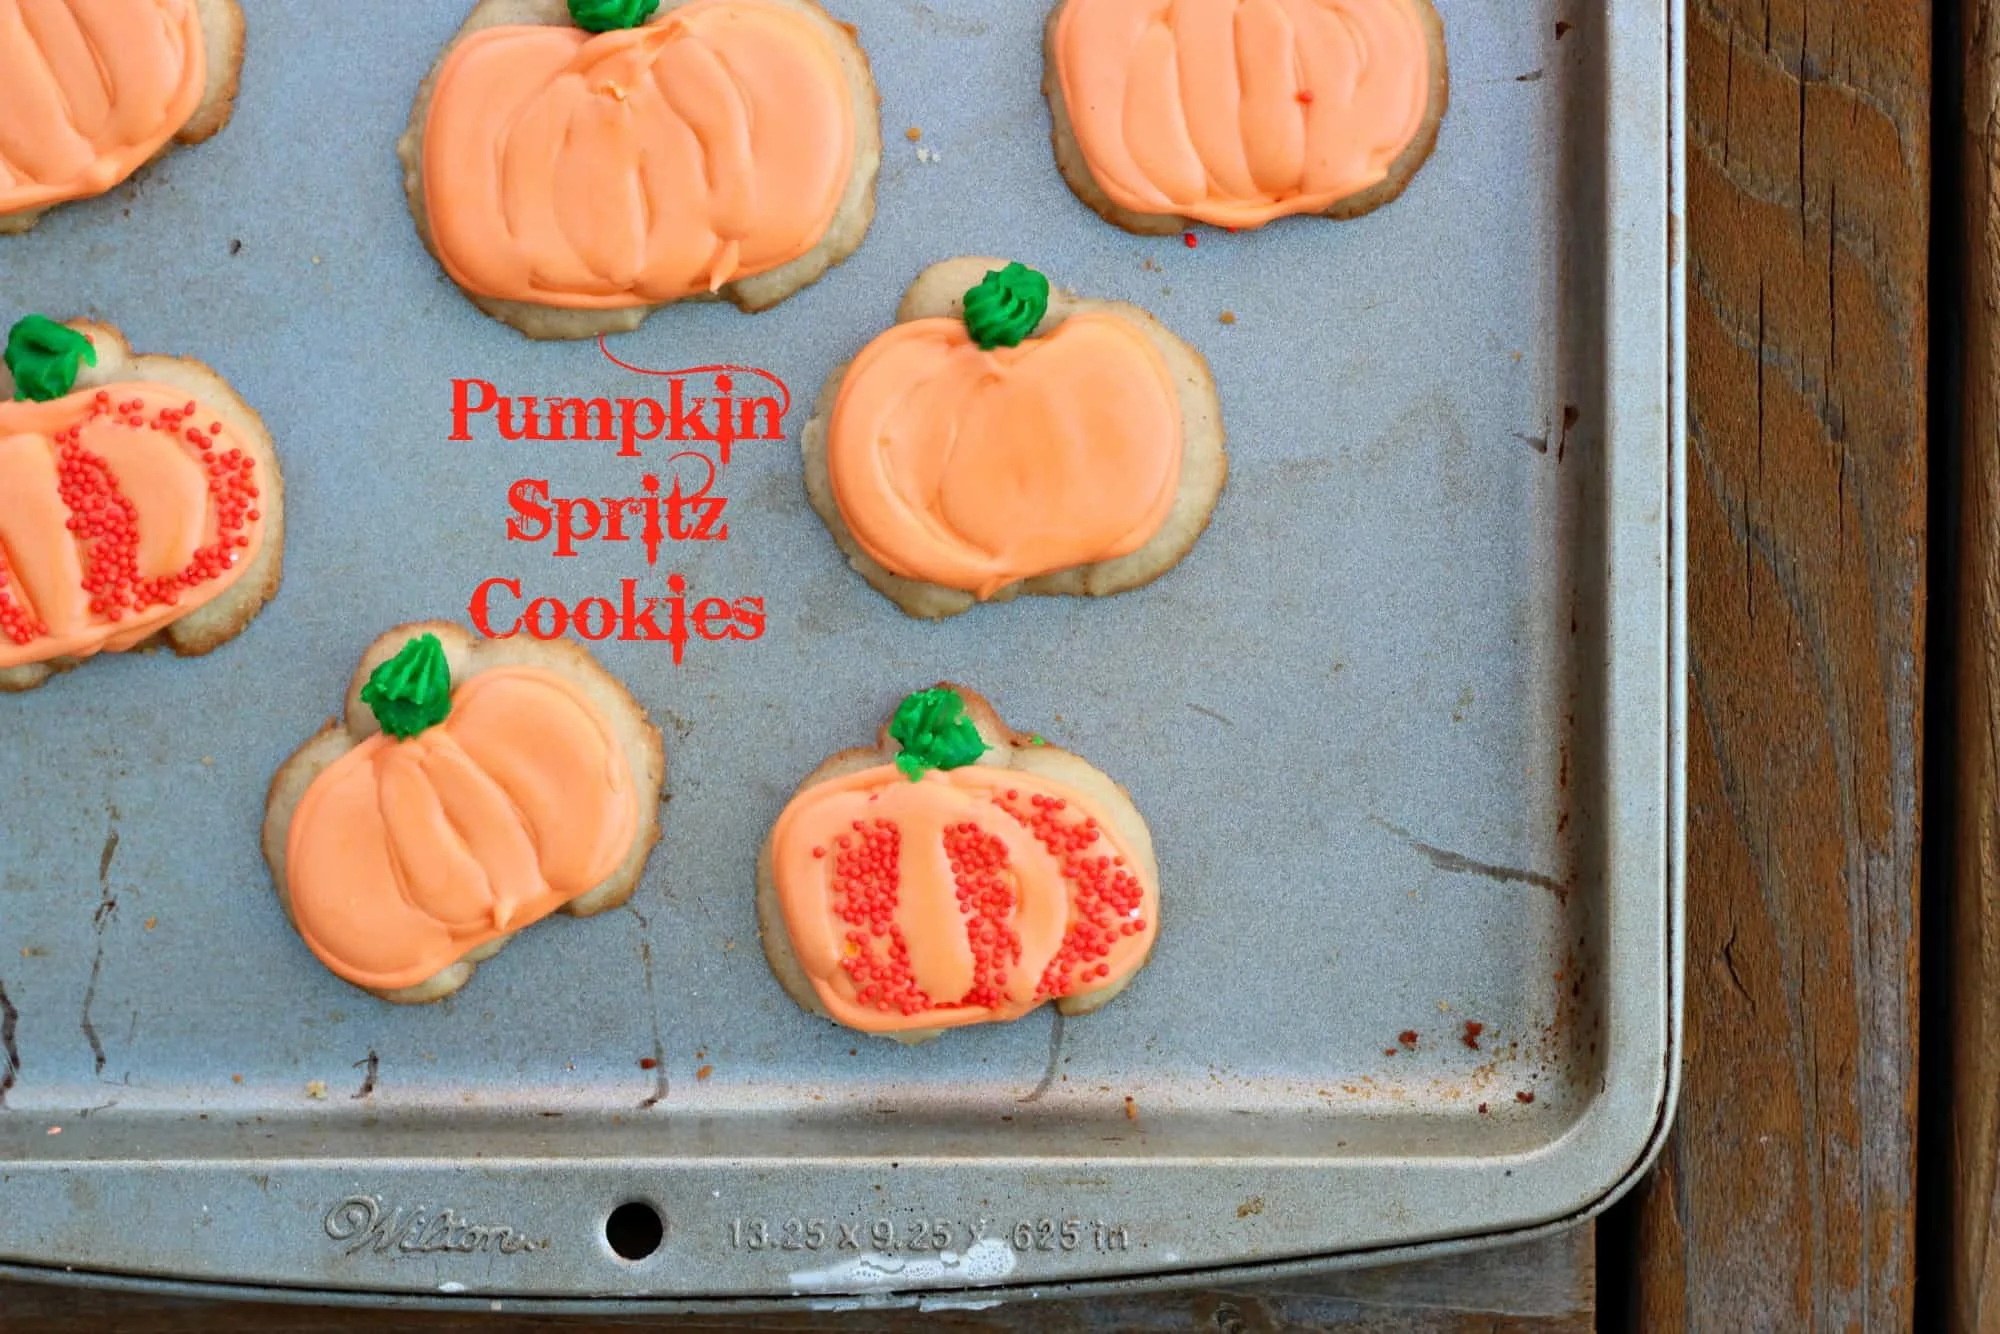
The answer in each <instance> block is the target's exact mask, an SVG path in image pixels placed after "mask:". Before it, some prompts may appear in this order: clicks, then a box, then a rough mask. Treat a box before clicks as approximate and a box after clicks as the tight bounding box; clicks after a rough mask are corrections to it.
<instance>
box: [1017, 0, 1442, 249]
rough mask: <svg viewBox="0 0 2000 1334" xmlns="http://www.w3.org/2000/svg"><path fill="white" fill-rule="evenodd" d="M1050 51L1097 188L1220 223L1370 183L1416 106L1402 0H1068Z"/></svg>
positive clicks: (1427, 79) (1407, 6)
mask: <svg viewBox="0 0 2000 1334" xmlns="http://www.w3.org/2000/svg"><path fill="white" fill-rule="evenodd" d="M1051 55H1052V58H1053V60H1054V62H1055V73H1056V77H1057V79H1058V80H1059V82H1060V85H1061V88H1062V96H1063V102H1064V104H1065V106H1066V107H1067V109H1068V112H1069V118H1070V123H1071V126H1072V128H1073V130H1074V132H1075V135H1076V141H1077V144H1078V146H1079V147H1080V148H1081V149H1082V151H1083V155H1084V158H1085V160H1086V161H1088V163H1089V164H1090V174H1091V175H1092V176H1093V177H1094V178H1095V179H1096V181H1097V183H1098V185H1099V186H1100V187H1101V188H1102V189H1103V191H1104V193H1105V194H1107V195H1109V196H1110V197H1111V199H1112V201H1113V202H1114V203H1116V204H1118V205H1120V206H1122V207H1124V208H1127V209H1130V210H1132V211H1134V212H1138V213H1151V214H1173V215H1179V216H1182V217H1188V218H1195V219H1198V220H1200V221H1202V222H1208V223H1213V224H1215V225H1217V226H1223V227H1258V226H1262V225H1263V224H1264V223H1267V222H1270V221H1271V220H1272V219H1274V218H1281V217H1285V216H1287V215H1289V214H1294V213H1319V212H1323V211H1325V210H1326V209H1327V208H1329V207H1330V206H1332V205H1333V204H1334V203H1336V202H1338V201H1339V200H1342V199H1345V198H1347V197H1349V196H1351V195H1354V194H1358V193H1360V192H1361V191H1363V190H1366V189H1368V188H1369V187H1370V186H1373V185H1376V184H1378V183H1379V182H1381V181H1382V180H1383V179H1384V178H1385V177H1387V175H1388V173H1389V167H1390V165H1391V164H1392V163H1394V162H1395V160H1396V159H1397V158H1398V157H1399V156H1400V155H1401V154H1402V152H1403V150H1404V149H1406V148H1408V147H1409V146H1410V144H1411V143H1412V142H1413V141H1414V140H1415V139H1416V137H1417V134H1418V132H1419V130H1420V129H1421V128H1422V126H1423V123H1424V114H1425V111H1426V110H1427V108H1428V107H1429V104H1430V88H1431V75H1432V70H1431V53H1430V39H1429V35H1428V34H1427V32H1426V30H1425V25H1424V22H1423V20H1422V18H1421V17H1420V15H1419V12H1418V7H1417V5H1416V4H1414V3H1412V0H1067V3H1066V4H1064V6H1063V9H1062V13H1061V16H1060V18H1058V20H1057V22H1056V28H1055V32H1054V34H1053V37H1052V43H1051Z"/></svg>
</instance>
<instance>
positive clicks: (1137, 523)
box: [802, 258, 1229, 618]
mask: <svg viewBox="0 0 2000 1334" xmlns="http://www.w3.org/2000/svg"><path fill="white" fill-rule="evenodd" d="M896 320H897V323H896V324H895V325H893V326H892V327H891V328H889V329H888V330H887V331H886V332H884V333H882V334H881V335H879V336H878V337H876V338H875V339H874V341H872V342H870V343H869V344H868V346H866V347H864V348H863V349H862V350H861V352H860V355H858V356H856V357H855V358H854V360H853V361H851V362H849V363H848V364H847V365H845V366H843V367H841V368H840V369H839V370H837V371H835V372H834V373H833V375H832V377H831V378H830V379H828V381H827V383H826V387H825V388H824V389H823V390H822V391H821V393H820V400H819V406H818V408H817V410H816V411H815V412H814V415H813V418H812V420H811V421H810V422H808V423H807V424H806V428H805V433H804V435H803V437H802V442H803V448H804V453H805V479H806V492H807V495H808V497H809V498H810V499H811V501H812V506H813V508H814V510H816V511H817V512H818V513H819V516H820V518H821V519H823V520H824V521H825V522H826V526H827V528H828V529H829V530H830V531H831V532H832V534H833V537H834V541H835V542H836V543H838V545H839V547H840V549H841V551H842V552H844V553H845V554H846V555H847V557H848V561H849V563H850V564H852V565H853V566H854V568H855V569H856V570H858V571H859V572H860V573H861V575H862V576H863V577H864V578H866V579H867V580H868V582H869V583H870V584H872V585H874V586H875V588H876V589H878V590H879V591H880V592H881V593H883V594H884V595H885V596H887V597H888V598H889V599H890V600H892V601H894V602H895V603H896V604H897V605H898V606H900V607H901V608H902V609H903V610H904V611H905V612H907V613H909V614H910V615H911V616H917V617H927V618H934V617H941V616H952V615H956V614H957V613H959V612H962V611H964V610H966V609H967V608H969V607H971V606H972V605H973V604H974V603H976V602H981V601H987V600H1004V599H1007V598H1011V597H1014V596H1016V595H1017V594H1021V593H1046V594H1077V595H1087V596H1100V597H1101V596H1105V595H1108V594H1112V593H1122V592H1124V591H1126V590H1127V589H1132V588H1137V587H1138V586H1140V585H1141V584H1144V583H1147V582H1149V581H1151V580H1153V579H1156V578H1158V577H1159V576H1160V575H1161V574H1163V573H1165V572H1166V571H1167V570H1169V569H1171V568H1173V566H1174V565H1175V564H1176V563H1178V562H1179V561H1180V559H1181V557H1183V556H1185V555H1186V554H1187V553H1188V551H1189V549H1190V548H1192V547H1193V546H1194V543H1195V539H1197V538H1198V537H1200V536H1201V533H1202V530H1203V529H1204V528H1206V527H1207V526H1208V518H1209V514H1210V512H1211V511H1213V510H1214V508H1215V503H1216V500H1217V499H1218V498H1219V497H1220V496H1221V494H1222V486H1223V482H1224V479H1225V478H1226V476H1227V474H1228V471H1229V461H1228V458H1227V456H1226V454H1225V453H1224V450H1223V429H1222V404H1221V401H1220V400H1219V399H1218V398H1217V396H1216V391H1215V380H1214V378H1213V377H1212V376H1211V375H1210V374H1209V370H1208V363H1207V362H1206V361H1204V360H1203V359H1202V356H1201V354H1200V353H1199V352H1197V351H1195V350H1194V349H1193V348H1192V347H1190V346H1188V344H1186V343H1185V342H1183V341H1181V339H1180V338H1178V337H1176V336H1175V335H1174V334H1173V333H1172V332H1171V331H1170V330H1168V329H1167V327H1166V326H1165V325H1163V324H1161V323H1160V322H1159V321H1158V320H1156V319H1154V318H1153V317H1152V316H1151V315H1149V314H1147V313H1146V312H1145V311H1143V310H1141V309H1139V308H1138V307H1137V306H1130V305H1125V304H1123V303H1121V302H1114V301H1094V300H1088V299H1085V298H1082V297H1077V296H1074V295H1072V294H1070V293H1067V292H1059V291H1051V289H1050V287H1049V283H1048V280H1047V279H1046V278H1044V277H1043V276H1042V275H1041V274H1039V273H1037V272H1035V271H1034V270H1033V269H1029V268H1026V267H1024V266H1022V265H1020V264H1009V263H1007V262H1006V261H1004V260H998V259H976V258H961V259H950V260H946V261H944V262H943V263H941V264H934V265H932V266H931V267H930V268H928V269H926V270H925V271H924V272H923V273H922V274H921V275H919V276H918V278H917V280H916V282H915V283H913V284H912V285H911V287H910V290H909V292H908V294H907V295H905V296H904V298H903V304H902V305H901V306H900V307H899V308H898V309H897V311H896Z"/></svg>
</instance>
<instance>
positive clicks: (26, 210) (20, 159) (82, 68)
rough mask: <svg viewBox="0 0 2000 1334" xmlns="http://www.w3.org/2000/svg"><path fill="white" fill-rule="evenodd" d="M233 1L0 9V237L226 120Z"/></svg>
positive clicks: (66, 1) (237, 52)
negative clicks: (0, 234)
mask: <svg viewBox="0 0 2000 1334" xmlns="http://www.w3.org/2000/svg"><path fill="white" fill-rule="evenodd" d="M242 63H243V13H242V11H241V10H240V9H238V8H237V7H236V0H0V233H6V232H24V231H26V230H28V228H30V227H32V226H34V225H35V223H36V221H37V220H39V219H40V217H41V215H42V214H43V213H44V212H46V211H47V210H48V209H50V208H52V207H54V206H55V205H57V204H61V203H66V202H67V201H69V200H72V199H87V198H89V197H90V196H92V195H101V194H103V193H104V192H105V191H106V190H109V189H110V188H111V187H113V186H114V185H117V184H118V183H119V182H120V181H122V180H124V179H125V178H126V177H128V176H130V175H131V174H132V173H133V172H135V171H137V170H138V169H139V168H140V167H141V166H143V165H144V164H145V163H146V162H147V161H149V160H150V159H152V158H154V157H157V156H159V155H160V154H161V153H164V152H166V151H167V150H168V149H169V148H171V147H172V146H173V145H174V144H198V143H200V142H201V141H202V140H204V139H206V138H208V137H209V136H210V135H212V134H214V133H215V132H216V131H217V130H220V129H221V128H222V127H223V126H224V125H226V124H228V123H229V115H230V111H231V110H232V108H233V106H234V103H235V98H236V76H237V73H238V71H239V70H240V69H241V67H242Z"/></svg>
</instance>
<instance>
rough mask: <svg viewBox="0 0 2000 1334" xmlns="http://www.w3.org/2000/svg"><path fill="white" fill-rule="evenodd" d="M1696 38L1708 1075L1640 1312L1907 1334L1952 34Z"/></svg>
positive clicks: (1698, 632) (1640, 1222)
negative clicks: (1935, 137)
mask: <svg viewBox="0 0 2000 1334" xmlns="http://www.w3.org/2000/svg"><path fill="white" fill-rule="evenodd" d="M1688 10H1689V13H1688V55H1689V76H1688V78H1689V90H1688V118H1689V124H1688V192H1689V198H1688V229H1689V261H1690V279H1689V293H1688V363H1689V389H1690V395H1691V400H1692V401H1691V404H1690V411H1689V444H1688V453H1689V481H1688V511H1689V534H1688V563H1689V567H1690V571H1691V574H1690V582H1689V620H1690V636H1689V637H1690V656H1691V681H1690V705H1691V713H1692V717H1691V718H1690V721H1689V745H1688V750H1689V762H1688V767H1689V774H1688V791H1689V809H1688V827H1689V850H1688V896H1689V903H1688V914H1687V916H1688V936H1689V938H1688V942H1687V960H1688V962H1687V1050H1686V1063H1685V1067H1684V1071H1685V1074H1684V1079H1685V1084H1684V1089H1683V1094H1682V1099H1681V1108H1680V1118H1679V1123H1678V1126H1679V1128H1678V1131H1677V1133H1676V1134H1675V1136H1674V1138H1673V1141H1672V1143H1671V1144H1670V1145H1669V1147H1668V1149H1667V1152H1666V1154H1665V1157H1664V1158H1663V1160H1662V1162H1661V1165H1660V1168H1659V1170H1658V1171H1657V1173H1656V1174H1655V1176H1654V1177H1653V1178H1652V1179H1651V1180H1650V1181H1649V1182H1648V1183H1647V1184H1646V1185H1645V1186H1644V1187H1642V1189H1641V1190H1640V1191H1639V1192H1638V1194H1637V1196H1636V1198H1635V1200H1634V1201H1633V1202H1632V1203H1631V1204H1630V1205H1629V1208H1630V1210H1631V1211H1632V1214H1633V1218H1632V1220H1631V1226H1632V1229H1633V1232H1634V1234H1635V1235H1636V1236H1637V1238H1638V1243H1639V1255H1638V1257H1637V1261H1636V1273H1635V1275H1634V1285H1635V1286H1634V1302H1635V1308H1636V1309H1635V1315H1636V1320H1637V1327H1638V1328H1640V1329H1644V1330H1648V1331H1653V1330H1669V1329H1680V1328H1691V1329H1707V1328H1733V1327H1737V1325H1736V1322H1737V1321H1740V1320H1744V1319H1748V1318H1750V1317H1749V1313H1752V1312H1755V1313H1757V1315H1756V1320H1757V1327H1759V1328H1769V1329H1787V1330H1789V1329H1799V1330H1805V1329H1839V1330H1848V1329H1863V1330H1867V1329H1881V1330H1889V1329H1904V1328H1908V1327H1909V1323H1910V1320H1911V1312H1912V1307H1911V1302H1912V1289H1913V1262H1914V1244H1913V1238H1912V1229H1913V1211H1914V1193H1915V1192H1914V1178H1915V1099H1916V1082H1915V1063H1916V1036H1917V1009H1916V985H1917V941H1918V934H1917V931H1918V909H1917V902H1918V899H1917V894H1918V833H1919V826H1918V816H1919V795H1920V792H1919V789H1920V785H1921V760H1922V743H1921V738H1922V725H1923V693H1922V692H1923V652H1924V625H1925V620H1924V618H1925V605H1924V596H1923V595H1924V577H1925V543H1926V522H1925V519H1926V513H1925V510H1926V493H1925V484H1926V460H1925V451H1926V435H1925V423H1926V418H1925V410H1926V403H1925V395H1926V373H1927V370H1926V336H1927V329H1926V306H1925V296H1926V292H1925V283H1926V269H1927V262H1928V244H1929V232H1928V224H1929V219H1928V208H1929V202H1928V191H1929V114H1930V105H1929V98H1930V87H1931V80H1930V41H1931V24H1930V19H1931V15H1930V6H1929V4H1927V3H1897V2H1894V0H1689V4H1688Z"/></svg>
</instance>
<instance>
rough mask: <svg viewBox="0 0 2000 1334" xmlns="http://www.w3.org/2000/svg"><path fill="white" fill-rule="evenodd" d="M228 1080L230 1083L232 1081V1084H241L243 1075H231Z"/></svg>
mask: <svg viewBox="0 0 2000 1334" xmlns="http://www.w3.org/2000/svg"><path fill="white" fill-rule="evenodd" d="M229 1082H230V1083H232V1084H241V1083H242V1082H243V1076H242V1075H231V1076H230V1077H229Z"/></svg>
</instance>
